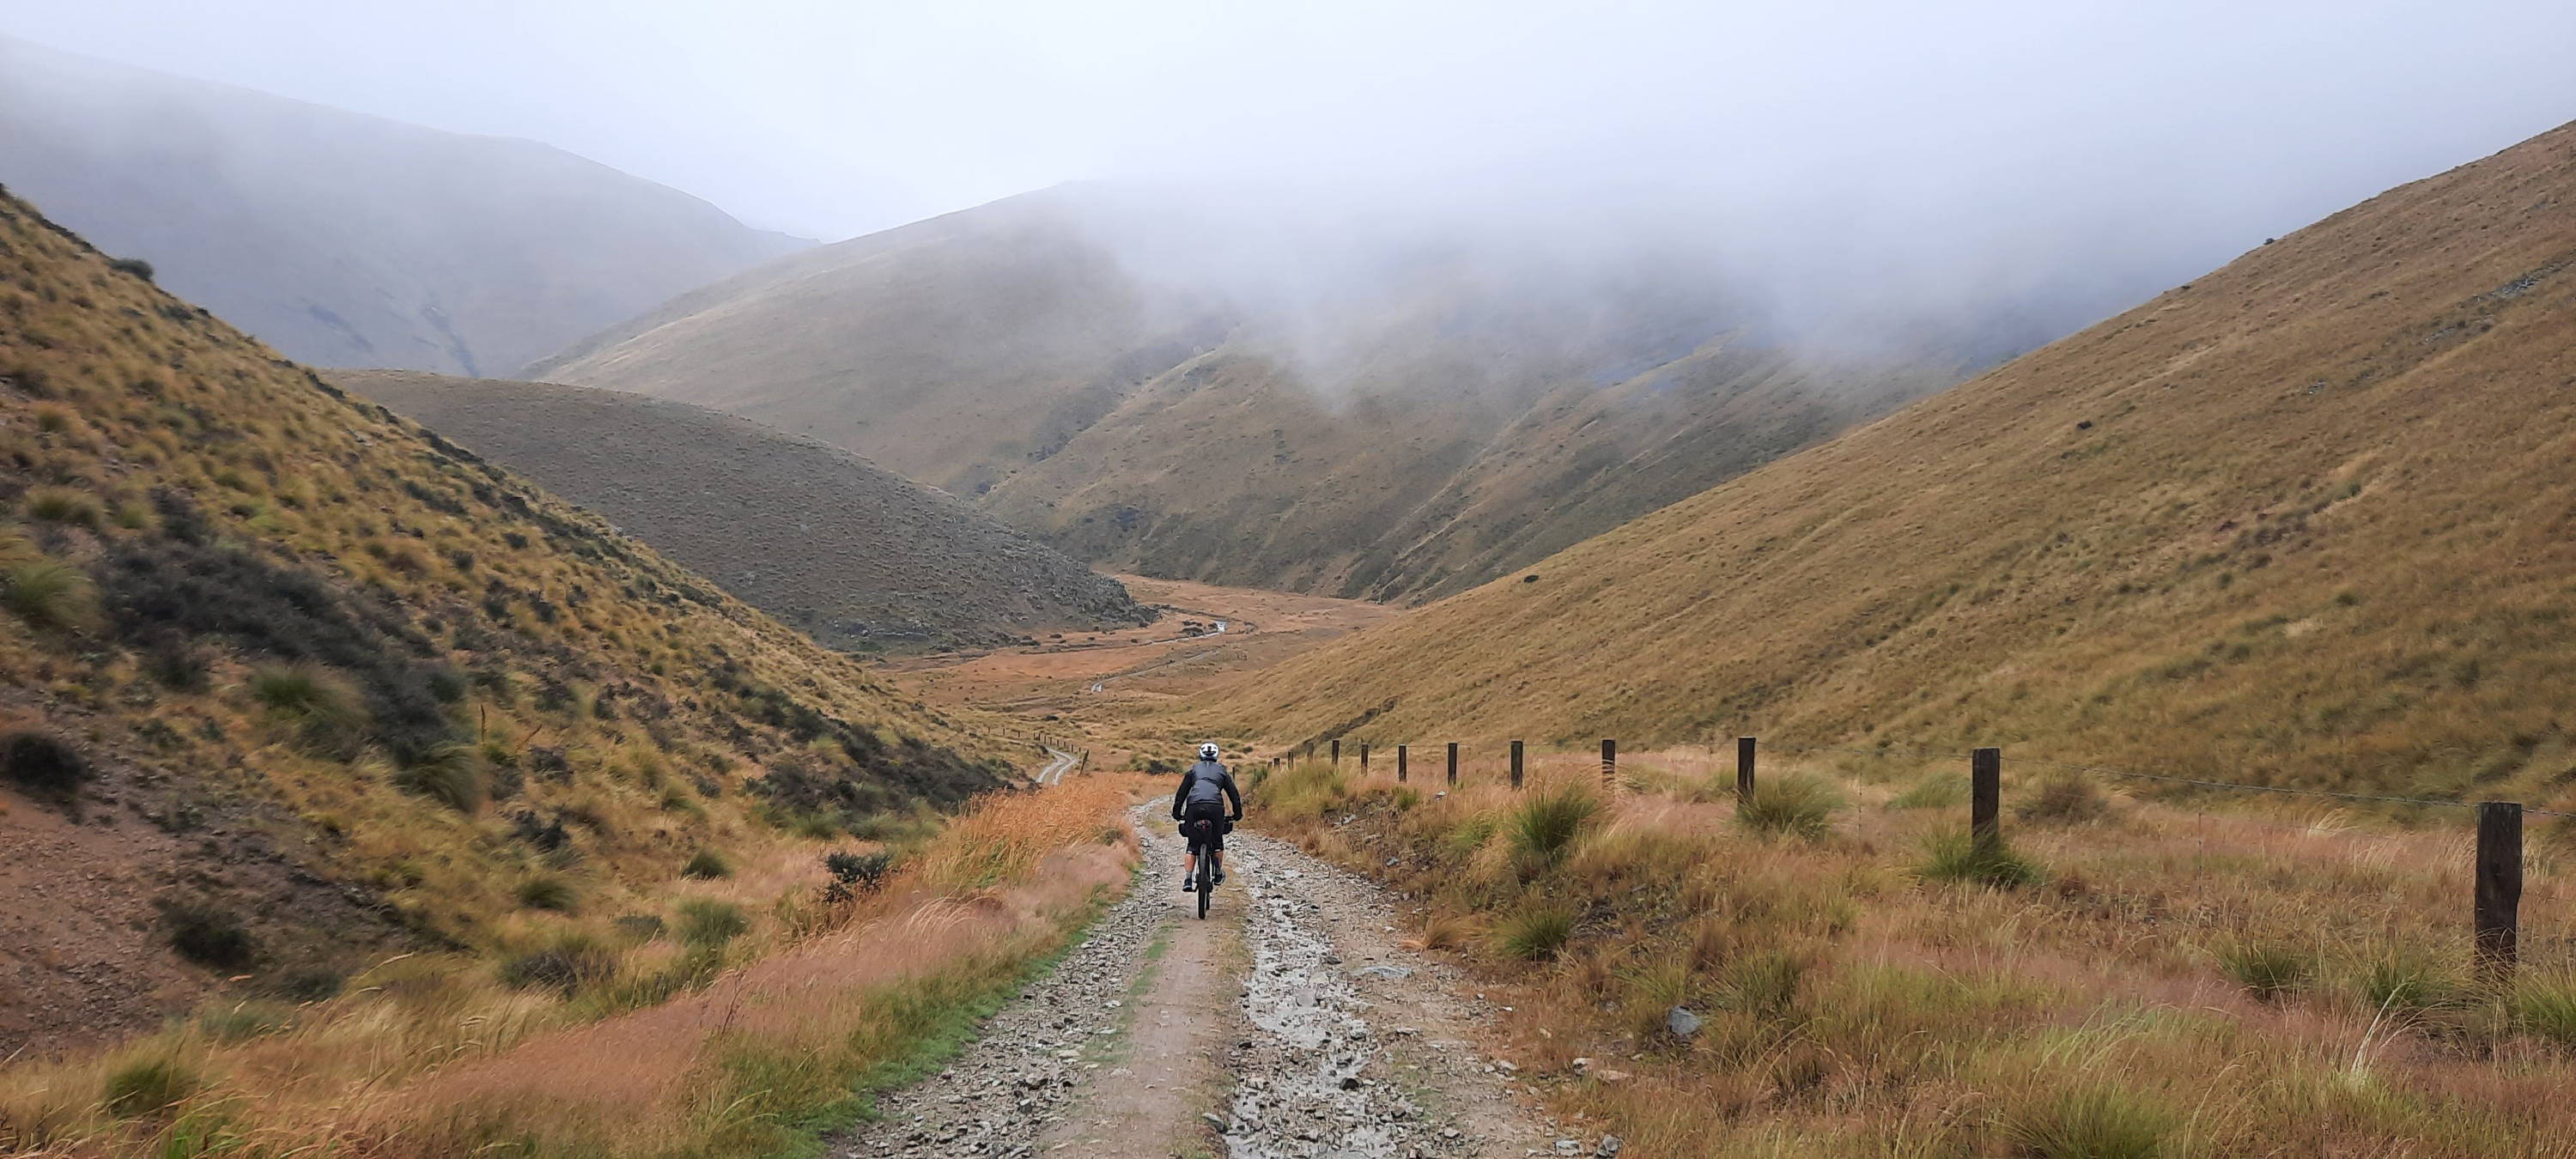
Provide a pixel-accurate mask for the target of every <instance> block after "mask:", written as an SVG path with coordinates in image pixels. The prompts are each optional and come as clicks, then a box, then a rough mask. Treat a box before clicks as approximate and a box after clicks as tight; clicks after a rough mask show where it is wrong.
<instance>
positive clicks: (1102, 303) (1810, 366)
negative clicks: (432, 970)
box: [527, 186, 1978, 599]
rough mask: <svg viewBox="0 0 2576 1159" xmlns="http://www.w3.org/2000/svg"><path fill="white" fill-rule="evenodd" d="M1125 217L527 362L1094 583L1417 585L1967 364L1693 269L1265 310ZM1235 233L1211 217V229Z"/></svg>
mask: <svg viewBox="0 0 2576 1159" xmlns="http://www.w3.org/2000/svg"><path fill="white" fill-rule="evenodd" d="M1152 205H1153V203H1152V202H1151V200H1150V198H1148V197H1146V196H1145V195H1143V194H1141V193H1140V192H1139V191H1135V190H1128V189H1123V188H1118V187H1103V186H1068V187H1060V188H1056V189H1051V190H1046V191H1043V192H1040V193H1034V194H1027V195H1023V196H1020V197H1016V198H1012V199H1009V200H1005V201H1001V202H996V203H994V204H991V205H987V206H983V207H981V208H977V209H972V210H967V211H964V212H961V213H955V214H950V215H947V216H945V217H940V218H936V219H932V220H930V221H925V222H919V223H915V224H913V225H909V226H905V227H903V228H900V229H895V230H889V231H886V232H884V233H879V234H874V235H870V236H867V237H862V238H858V239H856V240H853V241H848V242H843V243H840V244H838V245H833V246H827V247H823V248H821V249H817V250H812V251H808V252H805V253H801V254H797V255H794V256H791V257H788V258H785V259H781V260H779V261H776V262H773V263H771V264H769V265H767V266H763V267H761V268H759V269H757V270H753V271H750V272H747V273H745V274H742V275H739V276H737V277H734V278H732V279H729V280H727V281H724V282H721V283H718V284H716V285H712V286H709V287H706V288H704V289H702V290H699V291H696V292H694V293H691V294H688V295H685V296H683V297H681V298H678V299H675V300H673V301H671V302H669V303H667V304H666V305H664V306H663V307H662V308H661V309H659V310H657V311H654V312H653V313H651V314H649V315H646V316H644V317H641V318H638V319H635V320H633V321H630V322H628V323H626V324H623V325H621V326H618V327H615V328H612V329H610V330H608V331H606V332H603V333H601V334H599V335H596V336H594V337H592V338H590V339H589V340H586V341H584V342H583V343H581V344H579V345H577V346H575V347H574V348H573V349H571V350H569V351H567V352H565V353H564V354H562V355H560V356H558V357H555V358H551V359H548V360H546V361H544V362H540V363H538V364H536V365H534V366H532V367H530V368H529V369H528V371H527V376H528V377H532V378H544V379H549V380H553V381H559V382H567V383H578V384H583V385H590V386H601V387H609V388H613V389H617V390H626V391H634V392H638V393H643V394H650V395H655V396H658V397H664V398H673V399H679V400H682V401H687V402H692V403H696V404H699V405H703V406H708V407H713V408H716V409H719V410H724V411H728V412H732V413H735V414H740V415H743V416H746V417H749V418H752V419H755V420H758V421H760V422H763V423H766V424H769V425H772V426H776V427H780V428H782V429H786V430H791V431H795V432H798V433H801V434H807V435H811V436H813V437H815V438H819V439H822V440H824V441H826V442H829V443H832V444H834V445H837V446H841V447H845V448H847V449H850V450H852V451H855V452H857V453H859V454H862V455H865V456H867V457H868V458H870V459H873V460H875V461H877V462H879V463H881V464H883V465H884V466H886V467H887V468H888V469H891V470H893V471H896V472H898V473H901V474H903V475H905V476H908V477H910V478H912V479H915V480H918V481H920V482H924V483H928V484H930V485H932V486H935V487H939V488H942V489H944V490H947V491H949V492H951V493H953V494H957V495H960V496H969V497H973V498H974V500H975V501H976V502H978V503H979V504H980V505H981V506H983V507H984V509H985V510H987V511H990V512H992V513H993V514H995V515H997V516H999V517H1001V518H1002V519H1003V520H1005V521H1006V522H1009V523H1012V524H1014V525H1016V526H1019V527H1021V528H1024V529H1027V530H1029V531H1032V532H1035V533H1037V534H1038V535H1040V536H1041V537H1042V538H1045V539H1047V540H1048V541H1049V542H1051V543H1053V544H1055V545H1056V546H1058V547H1061V548H1063V549H1064V550H1066V551H1067V552H1069V553H1071V554H1073V555H1076V556H1079V557H1081V558H1084V559H1088V560H1091V561H1093V562H1095V563H1099V564H1102V565H1104V566H1106V567H1108V568H1109V569H1111V570H1118V571H1132V572H1136V573H1140V574H1146V575H1153V576H1160V577H1168V578H1184V579H1196V580H1204V581H1209V582H1216V583H1226V584H1236V585H1254V586H1271V587H1284V588H1288V589H1291V590H1297V591H1304V592H1313V593H1321V594H1337V595H1348V596H1362V597H1369V598H1376V599H1414V598H1419V597H1423V596H1427V595H1436V594H1441V593H1445V592H1449V591H1454V590H1458V589H1461V588H1464V587H1467V586H1471V585H1472V584H1473V583H1475V582H1477V581H1480V580H1483V579H1487V578H1490V577H1492V576H1494V575H1497V574H1500V573H1501V572H1502V571H1504V570H1507V569H1509V568H1511V567H1515V566H1518V565H1520V564H1522V563H1526V562H1529V561H1532V560H1535V559H1538V558H1540V557H1542V556H1544V555H1546V554H1547V553H1548V552H1550V551H1554V550H1556V549H1558V548H1561V547H1564V546H1566V545H1569V544H1571V543H1573V542H1575V541H1577V540H1579V539H1581V538H1583V537H1585V536H1587V535H1590V534H1594V533H1596V532H1599V531H1603V530H1607V529H1608V528H1610V527H1612V526H1615V525H1617V524H1618V523H1620V522H1623V521H1625V520H1627V519H1629V518H1633V517H1635V516H1637V515H1640V514H1643V513H1645V512H1647V511H1651V510H1653V509H1654V508H1656V507H1658V506H1660V505H1662V504H1664V503H1668V502H1671V501H1673V500H1675V499H1678V498H1681V497H1683V496H1686V495H1689V494H1692V493H1695V492H1697V491H1699V490H1701V489H1704V488H1706V487H1708V486H1710V485H1712V484H1714V483H1717V482H1719V481H1721V480H1724V479H1727V478H1730V477H1732V476H1734V475H1736V474H1739V473H1741V472H1743V471H1744V470H1746V469H1748V468H1750V467H1752V466H1754V465H1757V464H1759V463H1762V462H1765V461H1767V460H1769V459H1771V458H1774V457H1777V456H1778V455H1781V454H1784V453H1786V452H1788V451H1791V450H1794V449H1796V448H1798V447H1801V446H1804V445H1806V444H1809V443H1812V442H1814V441H1816V440H1818V439H1821V438H1824V437H1826V436H1828V435H1831V434H1832V433H1834V432H1835V431H1838V430H1840V429H1842V428H1843V427H1845V426H1847V425H1849V424H1850V423H1852V422H1854V421H1856V420H1858V419H1860V418H1863V417H1866V416H1868V415H1872V414H1876V413H1879V412H1881V411H1884V410H1886V409H1888V408H1889V407H1892V406H1894V405H1896V404H1897V403H1899V402H1902V401H1904V400H1906V399H1908V398H1912V397H1915V396H1918V395H1920V394H1923V393H1925V392H1928V391H1930V390H1933V389H1936V388H1938V387H1940V386H1942V385H1946V384H1947V383H1949V382H1951V381H1954V380H1955V379H1956V378H1957V377H1958V376H1959V375H1960V373H1962V371H1963V370H1964V369H1965V368H1966V367H1967V366H1969V365H1970V364H1971V363H1972V362H1973V361H1974V360H1975V359H1976V358H1977V357H1978V355H1977V354H1975V353H1974V352H1972V351H1971V350H1970V349H1969V348H1968V344H1966V343H1957V344H1950V345H1944V344H1943V343H1939V342H1928V341H1927V342H1924V343H1921V344H1919V345H1918V347H1917V348H1915V349H1913V350H1911V351H1910V352H1907V353H1904V354H1901V355H1893V354H1892V355H1887V356H1884V357H1883V358H1880V359H1878V360H1875V361H1859V360H1853V359H1841V360H1834V359H1826V358H1822V357H1819V356H1815V355H1811V354H1805V353H1801V352H1800V351H1798V350H1796V349H1793V348H1790V347H1787V346H1784V345H1783V344H1782V343H1781V342H1779V341H1778V339H1777V336H1776V335H1773V334H1769V333H1767V332H1766V331H1765V328H1764V327H1763V326H1762V325H1760V324H1759V323H1758V322H1757V320H1756V315H1757V314H1758V311H1756V310H1755V309H1754V308H1752V307H1750V306H1749V305H1747V304H1745V303H1742V302H1739V301H1737V300H1735V299H1734V297H1733V296H1731V295H1729V294H1728V293H1726V292H1724V290H1723V288H1722V287H1712V286H1709V285H1706V284H1704V282H1702V281H1700V280H1696V276H1695V275H1675V276H1670V277H1664V276H1657V277H1647V276H1642V275H1641V276H1639V277H1636V278H1632V279H1628V280H1620V279H1610V280H1607V281H1605V282H1603V283H1601V284H1594V282H1592V281H1582V280H1577V279H1572V278H1568V277H1564V276H1561V274H1560V272H1559V271H1557V270H1554V269H1552V268H1545V267H1540V266H1531V267H1526V268H1524V267H1518V266H1505V265H1502V264H1498V263H1497V262H1495V261H1493V260H1490V259H1487V258H1482V257H1477V256H1473V255H1469V254H1465V253H1460V252H1451V251H1447V250H1440V249H1433V250H1430V251H1427V252H1423V253H1418V254H1411V255H1407V256H1403V257H1400V258H1396V259H1389V260H1388V261H1386V262H1384V263H1382V264H1379V265H1372V266H1370V267H1369V268H1368V269H1367V270H1366V271H1365V272H1364V273H1360V274H1353V275H1350V276H1349V277H1347V278H1343V277H1341V276H1340V275H1338V274H1337V275H1336V280H1335V284H1333V285H1330V286H1328V287H1325V288H1322V289H1318V290H1316V291H1314V293H1313V294H1312V295H1311V297H1309V298H1306V299H1300V300H1293V301H1273V300H1261V299H1259V298H1257V297H1250V296H1246V295H1244V294H1241V293H1237V292H1235V290H1234V289H1233V288H1230V287H1229V286H1227V285H1225V284H1222V282H1221V280H1212V279H1213V277H1214V276H1213V275H1212V274H1210V273H1209V272H1208V271H1206V270H1191V269H1169V268H1163V267H1161V266H1159V265H1157V266H1154V267H1153V270H1152V272H1151V273H1150V274H1147V273H1142V272H1139V271H1140V270H1142V269H1144V268H1146V266H1147V265H1148V264H1150V263H1148V262H1146V260H1145V259H1140V258H1137V257H1135V256H1134V253H1133V251H1134V250H1135V249H1136V248H1137V244H1143V245H1145V246H1146V248H1150V247H1151V245H1152V244H1154V243H1160V244H1163V245H1166V246H1174V245H1177V244H1178V243H1177V242H1175V241H1174V238H1175V237H1178V236H1182V235H1178V234H1173V235H1169V236H1148V238H1147V239H1146V242H1145V243H1133V239H1132V237H1131V233H1130V231H1135V230H1137V229H1139V228H1140V227H1138V226H1137V225H1136V219H1139V218H1152V217H1154V216H1155V215H1154V213H1153V212H1151V209H1152ZM1175 228H1177V227H1175ZM1282 228H1283V229H1284V228H1286V227H1284V226H1283V227H1282ZM1221 230H1236V231H1244V232H1258V228H1257V227H1254V226H1246V225H1243V224H1240V223H1233V224H1228V225H1226V226H1223V227H1221ZM1145 232H1146V233H1147V234H1149V235H1152V233H1153V231H1152V229H1151V228H1150V227H1145ZM1191 236H1195V235H1191ZM1249 242H1250V239H1247V238H1245V237H1242V236H1240V235H1239V234H1237V233H1225V232H1219V233H1218V234H1217V237H1216V241H1214V242H1211V243H1210V246H1209V247H1208V248H1214V249H1222V248H1223V247H1224V246H1225V245H1226V244H1232V243H1244V244H1249ZM1131 243H1133V244H1131ZM1193 244H1195V243H1193ZM1183 248H1188V247H1183ZM1278 280H1279V281H1280V282H1282V283H1283V284H1285V283H1293V282H1295V281H1296V280H1297V279H1295V278H1292V277H1286V276H1283V277H1282V278H1280V279H1278Z"/></svg>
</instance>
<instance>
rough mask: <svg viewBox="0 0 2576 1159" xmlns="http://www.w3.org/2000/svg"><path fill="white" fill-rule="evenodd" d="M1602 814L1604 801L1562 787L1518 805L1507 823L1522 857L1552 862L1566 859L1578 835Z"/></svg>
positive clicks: (1576, 789) (1512, 840)
mask: <svg viewBox="0 0 2576 1159" xmlns="http://www.w3.org/2000/svg"><path fill="white" fill-rule="evenodd" d="M1600 811H1601V800H1600V798H1598V797H1596V796H1594V795H1593V794H1592V792H1591V791H1590V790H1588V789H1584V788H1581V787H1577V786H1560V787H1557V788H1552V789H1546V790H1542V791H1540V792H1539V793H1537V794H1536V795H1534V796H1532V797H1530V798H1529V799H1528V800H1527V801H1524V802H1522V803H1521V804H1519V805H1517V806H1515V807H1514V808H1513V809H1512V811H1511V813H1510V814H1509V818H1508V820H1507V822H1506V824H1505V831H1506V832H1508V833H1509V834H1510V835H1511V842H1512V848H1513V849H1514V850H1517V851H1518V852H1519V853H1520V854H1521V855H1522V856H1524V857H1527V858H1531V859H1534V860H1536V861H1540V862H1545V863H1552V862H1555V861H1557V860H1558V859H1560V858H1562V857H1564V856H1565V852H1566V850H1567V849H1568V848H1569V847H1571V846H1572V845H1573V844H1574V839H1575V837H1576V836H1578V835H1580V834H1581V833H1582V832H1583V829H1584V827H1585V826H1586V825H1588V824H1590V823H1591V821H1592V818H1593V816H1594V815H1595V814H1597V813H1599V812H1600Z"/></svg>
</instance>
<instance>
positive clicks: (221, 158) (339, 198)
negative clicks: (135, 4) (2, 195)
mask: <svg viewBox="0 0 2576 1159" xmlns="http://www.w3.org/2000/svg"><path fill="white" fill-rule="evenodd" d="M0 181H5V182H7V183H8V184H9V185H10V187H11V188H14V189H16V190H18V192H20V193H21V194H23V195H25V196H28V197H30V198H33V199H35V200H36V201H38V202H39V203H41V204H43V205H45V206H46V207H47V208H48V210H49V211H50V212H52V213H54V214H55V215H56V216H57V217H58V218H59V219H60V220H61V221H63V222H64V223H65V224H67V225H69V226H71V227H72V228H74V229H77V230H79V231H80V232H81V233H83V234H84V235H86V236H88V237H89V238H90V239H91V240H93V241H95V242H96V243H98V244H99V245H100V246H101V247H102V248H104V249H106V250H107V251H108V252H110V253H114V254H116V255H118V256H120V257H127V258H140V259H143V260H146V261H149V262H151V263H152V265H153V267H154V268H155V270H156V271H157V272H158V275H159V277H160V279H161V281H162V284H164V285H166V286H168V287H170V288H171V289H172V290H173V291H175V292H177V293H179V294H180V295H182V296H184V297H187V298H189V299H191V300H193V301H196V302H198V303H200V304H202V305H204V306H206V307H208V308H209V309H212V310H213V311H214V312H215V313H217V314H219V315H221V316H222V317H223V318H224V319H225V320H226V321H229V322H232V323H233V324H235V325H238V326H240V327H242V328H243V329H245V330H248V331H250V332H251V333H253V334H256V335H258V336H259V337H261V338H263V339H265V340H267V341H268V342H269V343H270V344H272V345H274V346H276V347H277V348H278V349H280V350H282V351H284V352H285V353H286V354H287V355H288V356H289V357H292V358H295V359H298V360H301V361H305V362H311V363H317V364H320V365H325V366H397V367H405V368H411V369H419V370H436V371H443V372H449V373H465V374H474V373H490V372H495V371H506V370H509V369H511V368H513V367H516V366H518V365H520V364H521V363H524V362H526V361H527V360H529V359H531V358H535V357H537V356H539V355H542V354H545V353H547V352H549V351H552V350H556V349H560V348H561V347H562V346H563V345H564V344H565V343H567V342H570V341H572V340H573V339H575V338H578V337H580V336H581V335H583V334H587V333H590V332H591V331H594V330H597V329H598V328H600V327H602V326H605V325H608V324H609V323H612V322H615V321H617V320H618V319H621V318H625V317H628V316H630V315H632V314H634V313H636V312H637V311H640V310H645V309H649V308H651V307H652V306H653V305H654V304H655V303H658V302H660V301H662V300H663V299H665V298H668V297H670V296H671V295H673V294H676V293H679V292H681V291H683V290H686V289H690V288H692V287H695V286H698V285H702V284H704V283H706V282H709V281H712V280H714V279H716V278H719V277H723V276H725V275H727V274H730V273H733V272H734V271H737V270H740V269H743V268H744V267H747V266H750V265H753V264H755V263H757V262H760V261H763V260H766V259H768V258H772V257H775V256H777V255H779V254H782V253H786V252H788V251H789V250H791V249H794V248H796V247H798V246H800V245H802V244H804V243H802V242H799V241H797V240H796V239H793V238H788V237H785V236H782V235H778V234H772V233H764V232H762V231H759V230H754V229H750V228H748V227H746V226H744V225H743V224H742V223H740V222H737V221H735V220H733V219H732V218H731V217H728V216H726V215H725V214H724V213H723V212H722V211H720V210H718V209H716V208H715V207H714V206H711V205H708V204H706V203H705V202H702V201H699V200H698V199H696V198H694V197H690V196H688V195H686V194H684V193H681V192H679V191H677V190H673V189H669V188H665V187H663V186H660V185H656V184H653V183H652V182H649V181H644V180H640V179H638V178H635V177H630V176H628V175H626V174H623V173H619V172H617V171H616V170H613V169H610V168H608V167H606V166H603V165H599V164H596V163H593V162H590V161H586V160H584V159H582V158H579V157H575V156H573V155H571V154H569V153H565V152H563V151H561V150H558V149H553V148H550V147H547V146H544V145H539V144H536V143H534V142H529V141H514V140H505V139H499V138H487V137H468V136H460V135H457V134H453V133H442V132H438V131H435V130H431V129H424V128H420V127H418V126H413V125H405V124H399V123H396V122H392V121H385V120H379V119H377V118H374V117H367V116H360V115H357V114H354V113H348V112H343V111H340V110H337V109H330V108H324V107H321V106H318V105H309V104H305V103H302V102H299V101H291V100H286V99H284V98H280V97H274V96H270V95H267V94H265V93H257V92H251V91H247V90H243V89H236V88H231V87H227V86H224V85H216V84H208V83H204V82H199V81H191V80H184V79H181V78H177V77H170V76H164V75H160V74H157V73H150V72H145V71H142V70H138V69H131V68H125V67H122V66H118V65H113V64H108V63H105V62H100V61H94V60H89V59H86V58H82V57H77V56H72V55H68V54H64V53H58V52H54V51H51V50H49V49H44V48H40V47H38V46H35V45H31V44H27V43H25V42H22V41H13V40H8V39H6V38H0Z"/></svg>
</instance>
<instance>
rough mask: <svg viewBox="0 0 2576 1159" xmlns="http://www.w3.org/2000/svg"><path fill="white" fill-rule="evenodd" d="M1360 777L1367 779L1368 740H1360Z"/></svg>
mask: <svg viewBox="0 0 2576 1159" xmlns="http://www.w3.org/2000/svg"><path fill="white" fill-rule="evenodd" d="M1360 779H1361V780H1363V781H1365V780H1367V779H1368V742H1367V741H1361V742H1360Z"/></svg>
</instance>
